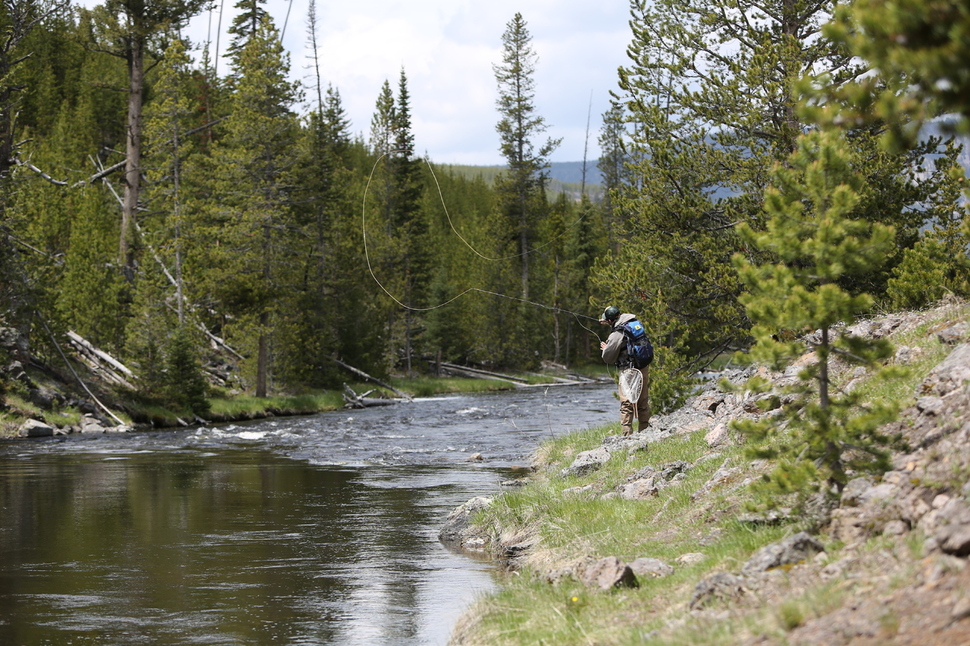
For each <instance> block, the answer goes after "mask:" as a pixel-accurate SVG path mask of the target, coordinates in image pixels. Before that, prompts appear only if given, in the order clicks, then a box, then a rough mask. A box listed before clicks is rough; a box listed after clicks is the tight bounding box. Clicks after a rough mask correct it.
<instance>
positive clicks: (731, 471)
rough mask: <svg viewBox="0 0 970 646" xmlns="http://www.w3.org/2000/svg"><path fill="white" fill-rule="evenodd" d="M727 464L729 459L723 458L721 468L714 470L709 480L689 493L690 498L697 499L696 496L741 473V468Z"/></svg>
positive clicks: (703, 494) (707, 492)
mask: <svg viewBox="0 0 970 646" xmlns="http://www.w3.org/2000/svg"><path fill="white" fill-rule="evenodd" d="M728 464H730V459H728V460H725V461H724V463H723V464H721V468H719V469H718V470H717V471H715V472H714V475H712V476H711V479H710V480H708V481H707V482H706V483H704V486H703V487H701V488H700V489H698V490H697V491H695V492H694V493H692V494H691V495H690V497H691V500H697V499H698V498H701V497H703V496H706V495H707V494H709V493H711V492H712V491H713V490H714V489H716V488H718V487H720V486H722V485H724V484H726V483H728V482H730V481H731V480H733V479H736V477H737V476H738V474H740V473H741V469H740V468H738V467H730V468H729V467H728Z"/></svg>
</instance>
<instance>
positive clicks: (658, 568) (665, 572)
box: [630, 558, 674, 579]
mask: <svg viewBox="0 0 970 646" xmlns="http://www.w3.org/2000/svg"><path fill="white" fill-rule="evenodd" d="M630 569H631V570H633V573H634V574H636V575H637V576H638V577H640V578H643V577H653V578H656V579H660V578H663V577H665V576H670V575H671V574H673V573H674V568H672V567H671V566H670V565H667V564H666V563H664V562H663V561H661V560H660V559H652V558H638V559H637V560H636V561H634V562H633V563H631V564H630Z"/></svg>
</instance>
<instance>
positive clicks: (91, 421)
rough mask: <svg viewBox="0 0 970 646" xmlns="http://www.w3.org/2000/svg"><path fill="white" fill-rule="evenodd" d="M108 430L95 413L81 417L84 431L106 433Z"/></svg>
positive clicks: (82, 430)
mask: <svg viewBox="0 0 970 646" xmlns="http://www.w3.org/2000/svg"><path fill="white" fill-rule="evenodd" d="M106 431H107V429H106V428H105V427H104V426H103V425H102V424H101V422H100V421H99V420H98V419H97V418H95V417H94V416H93V415H84V416H82V417H81V432H82V433H104V432H106Z"/></svg>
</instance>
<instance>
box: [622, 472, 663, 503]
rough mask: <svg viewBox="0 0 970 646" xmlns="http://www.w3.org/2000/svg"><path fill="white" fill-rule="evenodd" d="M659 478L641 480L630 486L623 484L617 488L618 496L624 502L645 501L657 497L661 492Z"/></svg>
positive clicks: (631, 483)
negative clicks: (658, 484)
mask: <svg viewBox="0 0 970 646" xmlns="http://www.w3.org/2000/svg"><path fill="white" fill-rule="evenodd" d="M656 481H657V478H655V477H650V478H640V479H639V480H634V481H633V482H630V483H628V484H622V485H620V486H619V487H618V488H617V494H619V496H620V498H623V499H624V500H643V499H645V498H650V497H651V496H656V495H657V494H658V493H659V492H660V487H658V486H657V483H656Z"/></svg>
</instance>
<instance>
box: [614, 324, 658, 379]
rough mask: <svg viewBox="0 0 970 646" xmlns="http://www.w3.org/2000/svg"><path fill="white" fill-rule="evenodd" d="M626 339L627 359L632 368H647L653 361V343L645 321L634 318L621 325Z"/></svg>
mask: <svg viewBox="0 0 970 646" xmlns="http://www.w3.org/2000/svg"><path fill="white" fill-rule="evenodd" d="M620 329H621V330H622V331H623V336H624V338H625V339H626V359H627V363H628V364H629V365H630V367H632V368H646V367H647V366H649V365H650V364H651V363H652V362H653V345H652V344H651V343H650V339H649V338H647V331H646V330H645V329H644V328H643V323H641V322H640V321H638V320H636V319H633V320H630V321H627V322H626V323H624V324H623V325H621V326H620Z"/></svg>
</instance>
